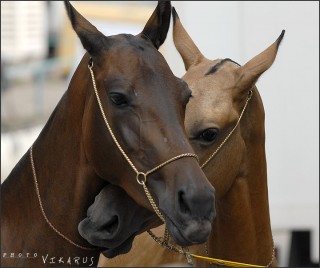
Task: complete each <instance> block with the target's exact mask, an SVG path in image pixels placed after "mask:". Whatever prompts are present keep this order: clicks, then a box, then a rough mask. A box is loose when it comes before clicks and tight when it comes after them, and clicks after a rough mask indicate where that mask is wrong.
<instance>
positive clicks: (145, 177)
mask: <svg viewBox="0 0 320 268" xmlns="http://www.w3.org/2000/svg"><path fill="white" fill-rule="evenodd" d="M141 176H142V179H141ZM136 179H137V182H138V183H139V184H140V185H144V184H146V181H147V175H146V174H145V173H143V172H138V173H137V176H136Z"/></svg>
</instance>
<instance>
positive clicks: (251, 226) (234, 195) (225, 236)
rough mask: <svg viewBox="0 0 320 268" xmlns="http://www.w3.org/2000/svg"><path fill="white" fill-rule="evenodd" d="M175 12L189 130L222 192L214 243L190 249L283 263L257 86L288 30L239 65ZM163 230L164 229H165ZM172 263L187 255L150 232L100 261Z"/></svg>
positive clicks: (252, 261) (251, 261) (238, 259)
mask: <svg viewBox="0 0 320 268" xmlns="http://www.w3.org/2000/svg"><path fill="white" fill-rule="evenodd" d="M173 17H174V26H173V35H174V36H173V37H174V44H175V46H176V48H177V50H178V51H179V53H180V55H181V56H182V59H183V61H184V64H185V68H186V71H187V72H186V74H185V75H184V76H183V80H185V81H186V82H187V83H188V85H189V87H190V88H191V90H192V98H191V99H190V102H189V103H188V105H187V110H186V118H185V125H186V130H187V133H188V136H189V139H190V141H191V143H192V145H193V148H194V149H195V151H196V153H197V154H198V155H199V156H200V160H201V161H200V163H202V165H203V164H204V166H203V170H204V172H205V174H206V175H207V177H208V179H209V180H210V182H211V183H212V185H214V187H215V189H216V208H217V216H216V219H215V221H214V223H213V226H212V232H211V234H210V238H209V240H208V243H207V244H203V245H196V246H192V247H189V250H190V252H191V253H194V254H197V255H201V256H205V257H207V256H209V257H213V258H218V259H222V260H229V261H234V262H241V263H247V264H256V265H261V266H276V265H277V261H276V258H275V257H274V243H273V238H272V232H271V226H270V216H269V205H268V187H267V169H266V155H265V128H264V118H265V114H264V108H263V103H262V100H261V98H260V95H259V93H258V90H257V88H256V86H255V84H256V81H257V79H258V78H259V77H260V75H261V74H262V73H264V72H265V71H266V70H268V69H269V68H270V66H271V65H272V64H273V62H274V60H275V57H276V54H277V51H278V47H279V44H280V42H281V40H282V38H283V36H284V31H283V32H282V33H281V35H280V37H279V38H278V39H277V40H276V41H275V42H274V43H273V44H272V45H271V46H269V47H268V48H267V49H266V50H264V51H263V52H262V53H260V54H259V55H257V56H255V57H254V58H252V59H251V60H250V61H248V62H247V63H246V64H244V65H243V66H239V64H237V63H235V62H234V61H232V60H230V59H217V60H208V59H206V58H205V57H204V56H203V54H202V53H201V52H200V51H199V49H198V48H197V46H196V45H195V44H194V42H193V41H192V39H191V38H190V36H189V35H188V33H187V32H186V31H185V29H184V27H183V26H182V24H181V22H180V20H179V18H178V16H177V13H176V12H175V10H174V9H173ZM245 107H246V108H245ZM242 113H243V115H242ZM241 115H242V118H241ZM240 118H241V119H240ZM230 133H231V134H230ZM228 137H229V138H228ZM209 159H210V160H209ZM207 160H209V162H207V164H205V163H206V161H207ZM162 233H163V227H159V228H158V230H157V234H158V235H162ZM172 263H182V264H183V263H186V259H185V257H184V256H183V255H179V254H178V253H176V252H174V251H169V250H166V249H163V248H162V247H161V246H160V245H158V244H157V243H156V242H155V241H154V240H153V239H152V238H151V237H150V236H149V234H147V233H143V234H141V235H139V236H137V238H136V239H135V241H134V243H133V248H132V250H131V251H130V252H129V253H128V254H126V255H121V256H118V257H116V258H114V259H108V260H105V259H104V258H102V259H101V261H100V262H99V266H110V267H115V266H136V267H141V266H158V265H160V264H172ZM193 263H194V264H195V265H197V266H204V265H208V264H209V263H208V262H202V261H201V260H198V259H197V258H193ZM240 266H241V265H240Z"/></svg>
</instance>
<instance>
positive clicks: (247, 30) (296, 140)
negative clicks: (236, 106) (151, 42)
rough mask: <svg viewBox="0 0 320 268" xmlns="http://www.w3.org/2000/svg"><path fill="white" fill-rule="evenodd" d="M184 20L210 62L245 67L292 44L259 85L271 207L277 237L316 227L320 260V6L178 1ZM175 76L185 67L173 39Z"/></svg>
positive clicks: (168, 48) (168, 46)
mask: <svg viewBox="0 0 320 268" xmlns="http://www.w3.org/2000/svg"><path fill="white" fill-rule="evenodd" d="M172 5H173V6H175V8H176V10H177V12H178V15H179V17H180V19H181V22H182V23H183V25H184V26H185V28H186V30H187V31H188V33H189V34H190V36H191V37H192V38H193V40H194V41H195V43H196V44H197V45H198V47H199V49H200V50H201V51H202V53H203V54H204V55H205V56H206V57H207V58H210V59H216V58H227V57H228V58H231V59H233V60H235V61H236V62H238V63H240V64H244V63H245V62H246V61H248V60H250V59H251V58H252V57H253V56H255V55H257V54H258V53H260V52H261V51H262V50H264V49H265V48H267V47H268V46H269V45H270V44H271V43H273V42H274V41H275V40H276V39H277V37H278V36H279V35H280V33H281V31H282V29H285V30H286V33H285V36H284V39H283V41H282V43H281V45H280V48H279V52H278V55H277V58H276V60H275V63H274V64H273V66H272V67H271V68H270V69H269V70H268V71H267V72H266V73H265V74H263V75H262V76H261V78H260V80H259V81H258V83H257V86H258V89H259V91H260V93H261V95H262V99H263V101H264V106H265V112H266V153H267V164H268V184H269V201H270V209H271V221H272V227H273V228H274V230H275V231H274V232H275V233H276V232H277V231H278V230H284V229H286V228H288V227H290V228H292V229H295V228H296V229H301V228H302V229H311V230H313V232H314V233H313V234H312V235H313V236H312V247H313V252H312V257H313V259H314V261H315V260H319V164H318V163H319V2H316V1H313V2H295V1H286V2H282V1H267V2H260V1H259V2H247V1H244V2H216V1H204V2H202V1H196V2H195V1H179V2H178V1H173V2H172ZM163 50H164V52H165V53H166V59H167V60H168V62H169V65H170V66H171V68H172V69H173V72H174V73H175V74H176V75H178V76H180V77H181V76H182V75H183V74H184V72H185V71H184V67H183V63H182V60H181V59H180V56H179V54H178V53H177V52H176V50H175V48H174V47H173V46H172V34H171V33H170V34H169V35H168V40H167V41H166V43H165V47H164V49H163Z"/></svg>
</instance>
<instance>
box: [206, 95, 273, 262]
mask: <svg viewBox="0 0 320 268" xmlns="http://www.w3.org/2000/svg"><path fill="white" fill-rule="evenodd" d="M246 114H247V115H246V116H244V117H243V118H242V121H241V125H240V131H241V132H242V133H243V134H242V137H243V139H244V143H245V147H246V148H245V150H246V153H245V155H244V157H243V160H242V164H241V166H242V167H241V168H240V170H239V173H238V174H237V176H236V177H235V179H234V183H233V185H232V186H231V188H230V190H229V191H228V192H227V193H226V194H225V195H224V196H223V197H222V198H220V199H219V200H217V218H216V220H215V222H214V224H213V232H212V234H211V237H210V239H209V256H212V257H216V258H221V259H226V260H230V261H238V262H246V263H253V264H258V265H259V264H260V265H266V264H268V263H269V262H270V260H271V257H272V250H273V239H272V232H271V226H270V217H269V204H268V188H267V171H266V158H265V145H264V142H265V131H264V109H263V104H262V101H261V98H260V96H259V93H258V91H257V90H255V91H254V95H253V97H252V99H251V100H250V103H249V105H248V107H247V111H246ZM244 170H245V171H244Z"/></svg>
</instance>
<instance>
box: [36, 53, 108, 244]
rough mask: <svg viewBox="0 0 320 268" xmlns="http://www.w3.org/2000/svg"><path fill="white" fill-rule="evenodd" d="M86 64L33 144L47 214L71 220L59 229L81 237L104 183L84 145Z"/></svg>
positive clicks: (80, 66) (66, 221) (76, 74)
mask: <svg viewBox="0 0 320 268" xmlns="http://www.w3.org/2000/svg"><path fill="white" fill-rule="evenodd" d="M83 61H86V57H85V58H84V59H83ZM83 61H82V63H80V65H79V67H78V69H77V70H76V72H75V74H74V76H73V78H72V80H71V82H70V85H69V88H68V90H67V92H66V93H65V94H64V96H63V98H62V99H61V101H60V102H59V104H58V105H57V107H56V109H55V111H54V112H53V114H52V116H51V117H50V119H49V121H48V123H47V124H46V126H45V128H44V129H43V131H42V132H41V134H40V136H39V138H38V139H37V140H36V142H35V144H34V145H33V150H34V162H35V168H36V169H37V170H36V172H37V177H38V180H39V188H40V192H41V195H42V199H43V202H45V203H46V206H47V213H48V214H51V215H52V216H54V215H59V216H63V217H65V219H69V220H65V221H63V222H61V224H62V226H61V225H60V228H62V230H67V228H68V227H69V226H70V227H72V230H70V232H71V235H72V236H73V237H79V234H78V231H77V228H75V227H77V225H78V223H79V221H80V220H82V219H83V218H84V217H85V215H86V211H87V208H88V207H89V205H90V204H92V203H93V201H94V197H95V195H96V194H98V193H99V191H100V190H101V188H102V185H103V184H104V183H103V181H102V179H100V178H99V177H97V175H96V174H95V172H94V170H93V168H92V167H91V166H90V165H89V164H88V162H87V159H86V156H85V153H84V148H83V143H82V118H83V114H84V110H85V105H86V99H87V94H88V88H91V87H92V84H90V82H91V80H90V74H89V71H88V70H87V65H86V63H85V62H84V63H83ZM86 73H87V75H84V74H86ZM79 77H81V79H79ZM83 77H86V78H85V79H82V78H83ZM84 80H85V81H86V82H83V81H84ZM41 166H43V167H45V168H41ZM57 204H59V205H58V206H57ZM73 208H75V209H73ZM72 221H73V224H71V222H72ZM81 240H82V239H81Z"/></svg>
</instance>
